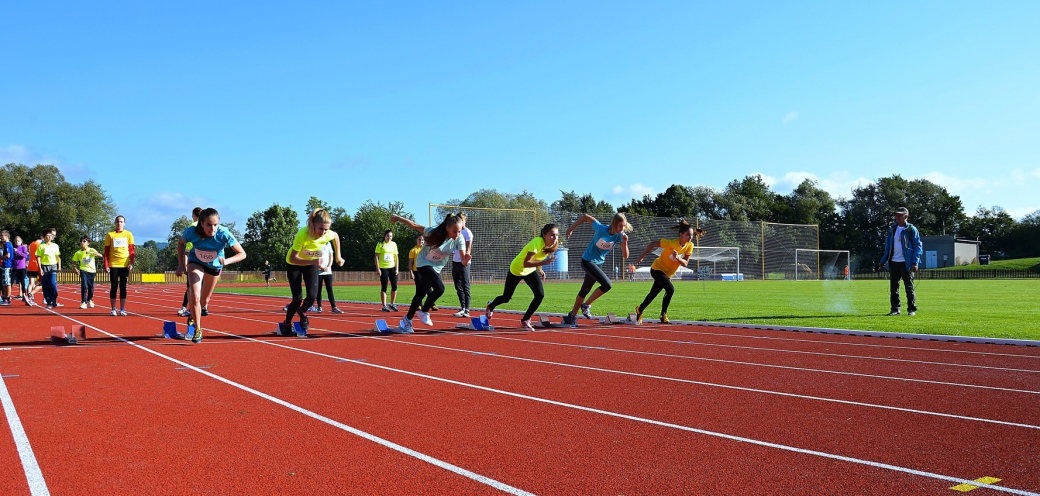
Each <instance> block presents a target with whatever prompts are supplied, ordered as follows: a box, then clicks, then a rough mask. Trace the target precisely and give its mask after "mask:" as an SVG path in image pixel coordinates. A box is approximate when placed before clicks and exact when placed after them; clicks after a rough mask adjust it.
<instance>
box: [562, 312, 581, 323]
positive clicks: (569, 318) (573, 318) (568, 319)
mask: <svg viewBox="0 0 1040 496" xmlns="http://www.w3.org/2000/svg"><path fill="white" fill-rule="evenodd" d="M563 323H564V324H566V325H577V324H578V316H577V315H574V314H571V313H569V314H567V315H564V316H563Z"/></svg>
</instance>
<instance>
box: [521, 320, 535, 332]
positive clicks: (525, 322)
mask: <svg viewBox="0 0 1040 496" xmlns="http://www.w3.org/2000/svg"><path fill="white" fill-rule="evenodd" d="M520 329H522V330H524V331H534V326H533V325H531V321H530V320H521V321H520Z"/></svg>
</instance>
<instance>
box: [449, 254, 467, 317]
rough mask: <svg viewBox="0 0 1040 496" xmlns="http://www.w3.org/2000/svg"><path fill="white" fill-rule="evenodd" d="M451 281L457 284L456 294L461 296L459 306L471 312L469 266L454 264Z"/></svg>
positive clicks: (452, 264)
mask: <svg viewBox="0 0 1040 496" xmlns="http://www.w3.org/2000/svg"><path fill="white" fill-rule="evenodd" d="M451 279H452V281H453V282H454V283H455V293H457V294H458V295H459V305H460V306H461V307H462V309H463V310H469V296H470V294H469V265H462V262H452V263H451Z"/></svg>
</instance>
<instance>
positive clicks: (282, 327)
mask: <svg viewBox="0 0 1040 496" xmlns="http://www.w3.org/2000/svg"><path fill="white" fill-rule="evenodd" d="M278 335H279V336H292V335H293V326H292V324H286V323H284V322H279V323H278Z"/></svg>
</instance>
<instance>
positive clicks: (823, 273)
mask: <svg viewBox="0 0 1040 496" xmlns="http://www.w3.org/2000/svg"><path fill="white" fill-rule="evenodd" d="M790 272H793V273H794V274H793V276H794V277H793V279H794V280H796V281H841V280H846V279H849V252H848V250H807V249H797V250H795V251H794V265H793V266H792V267H791V269H790Z"/></svg>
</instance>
